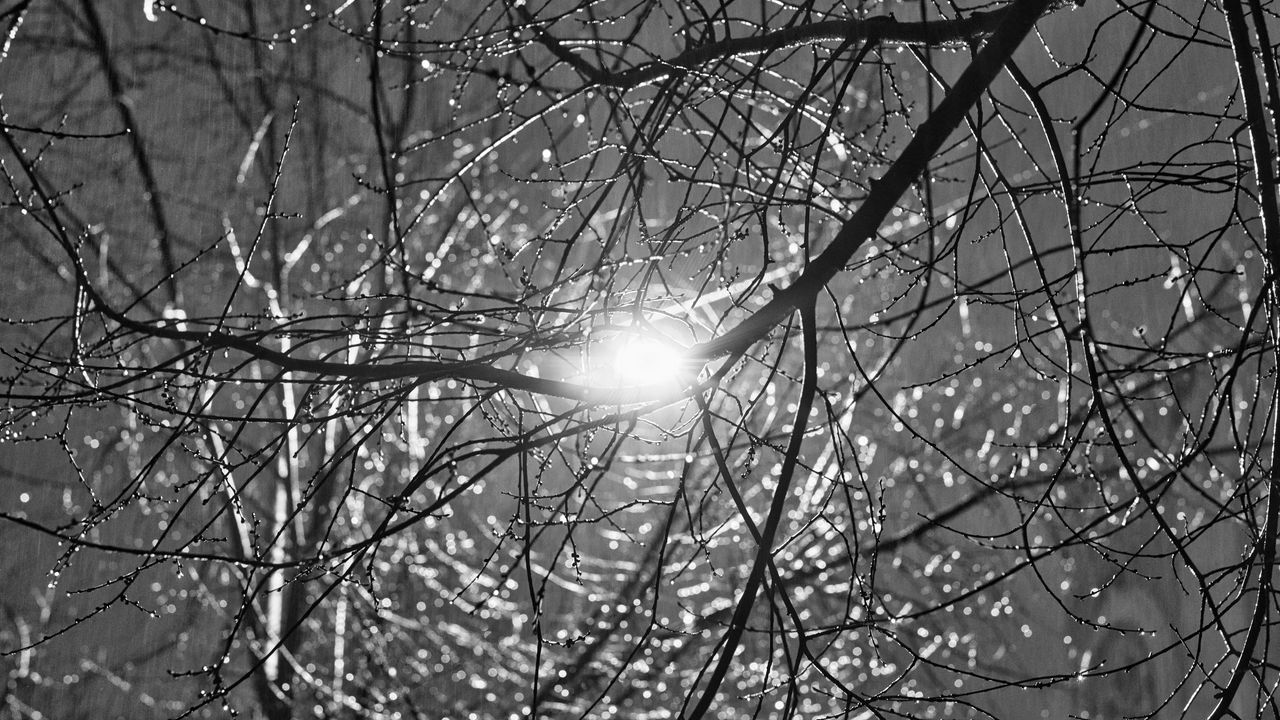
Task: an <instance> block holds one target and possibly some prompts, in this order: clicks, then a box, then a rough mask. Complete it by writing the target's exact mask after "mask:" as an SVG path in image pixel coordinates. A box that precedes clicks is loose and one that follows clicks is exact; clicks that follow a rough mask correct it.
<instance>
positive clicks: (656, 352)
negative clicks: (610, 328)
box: [601, 331, 689, 387]
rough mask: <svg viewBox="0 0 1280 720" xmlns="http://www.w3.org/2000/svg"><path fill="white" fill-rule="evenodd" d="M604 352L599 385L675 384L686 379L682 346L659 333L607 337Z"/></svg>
mask: <svg viewBox="0 0 1280 720" xmlns="http://www.w3.org/2000/svg"><path fill="white" fill-rule="evenodd" d="M604 354H605V357H603V358H601V359H602V360H604V363H603V366H604V367H603V368H601V369H602V370H603V371H604V372H603V373H602V374H603V375H604V376H605V377H603V378H601V380H602V381H603V382H602V383H601V384H603V385H611V386H622V387H636V386H654V385H677V384H680V383H682V382H683V381H684V380H686V379H687V378H686V377H685V375H687V373H688V367H687V366H688V364H689V363H688V359H687V358H686V357H685V350H684V348H682V347H681V346H680V345H678V344H676V343H674V342H672V341H670V340H667V339H666V338H664V337H662V336H660V335H651V334H647V333H641V332H634V331H632V332H625V333H621V334H619V335H618V336H616V337H614V338H612V339H611V340H610V342H609V343H608V345H607V348H605V349H604Z"/></svg>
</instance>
